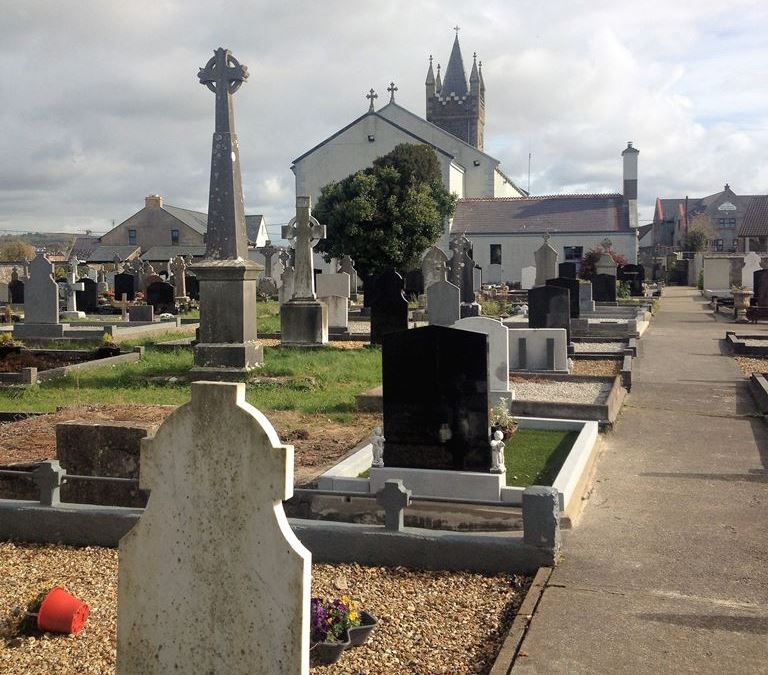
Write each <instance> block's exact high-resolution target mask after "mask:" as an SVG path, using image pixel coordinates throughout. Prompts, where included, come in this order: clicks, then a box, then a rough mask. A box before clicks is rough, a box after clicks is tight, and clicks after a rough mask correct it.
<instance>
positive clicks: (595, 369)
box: [571, 359, 621, 376]
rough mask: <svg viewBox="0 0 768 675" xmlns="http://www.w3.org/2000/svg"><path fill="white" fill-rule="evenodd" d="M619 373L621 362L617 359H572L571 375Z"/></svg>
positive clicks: (609, 374)
mask: <svg viewBox="0 0 768 675" xmlns="http://www.w3.org/2000/svg"><path fill="white" fill-rule="evenodd" d="M620 371H621V361H619V360H618V359H600V360H592V359H584V360H581V359H574V360H573V368H572V369H571V375H599V376H606V375H608V376H611V375H618V374H619V372H620Z"/></svg>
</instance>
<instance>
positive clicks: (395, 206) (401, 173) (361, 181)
mask: <svg viewBox="0 0 768 675" xmlns="http://www.w3.org/2000/svg"><path fill="white" fill-rule="evenodd" d="M455 206H456V196H455V195H452V194H451V193H449V192H448V190H446V189H445V187H444V186H443V183H442V177H441V173H440V163H439V161H438V159H437V155H436V154H435V151H434V150H433V149H432V148H430V147H429V146H426V145H411V144H408V143H403V144H401V145H398V146H396V147H395V148H394V149H393V150H392V151H391V152H390V153H388V154H386V155H384V156H383V157H379V158H378V159H376V160H375V161H374V162H373V166H372V167H370V168H367V169H362V170H360V171H357V172H355V173H353V174H352V175H350V176H347V177H346V178H344V179H342V180H340V181H338V182H333V183H329V184H328V185H326V186H325V187H323V188H322V190H321V194H320V199H319V200H318V202H317V205H316V206H315V208H314V209H313V215H314V216H315V217H316V218H317V219H318V220H319V221H320V222H321V223H324V224H325V225H326V226H327V227H326V232H327V236H326V238H325V239H323V240H322V241H320V242H319V243H318V245H317V249H318V250H319V251H320V252H322V253H324V254H325V256H326V259H328V260H330V259H331V258H340V257H341V256H343V255H350V256H352V258H354V260H355V262H356V264H357V265H358V268H359V269H361V270H365V271H366V272H367V273H369V274H378V273H380V272H382V271H383V270H384V269H386V268H388V267H394V268H395V269H398V270H401V271H407V270H410V269H413V268H414V267H415V266H416V265H417V264H418V262H419V260H420V259H421V256H422V255H423V253H424V251H425V250H426V249H427V248H429V247H430V246H432V245H433V244H435V242H437V240H438V239H439V238H440V235H441V234H442V233H443V228H444V223H445V220H446V218H449V217H450V216H451V215H453V210H454V208H455Z"/></svg>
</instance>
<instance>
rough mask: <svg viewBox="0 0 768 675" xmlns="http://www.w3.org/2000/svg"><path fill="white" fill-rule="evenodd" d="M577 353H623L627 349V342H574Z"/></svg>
mask: <svg viewBox="0 0 768 675" xmlns="http://www.w3.org/2000/svg"><path fill="white" fill-rule="evenodd" d="M573 347H574V350H575V351H576V352H583V353H590V352H622V351H624V350H625V349H626V348H627V343H626V342H574V343H573Z"/></svg>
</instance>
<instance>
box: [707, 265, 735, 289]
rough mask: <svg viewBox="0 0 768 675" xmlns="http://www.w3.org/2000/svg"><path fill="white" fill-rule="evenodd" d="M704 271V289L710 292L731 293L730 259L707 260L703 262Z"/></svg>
mask: <svg viewBox="0 0 768 675" xmlns="http://www.w3.org/2000/svg"><path fill="white" fill-rule="evenodd" d="M702 265H703V269H704V289H705V290H710V291H730V289H731V261H730V260H729V259H728V258H707V257H705V258H704V259H703V261H702Z"/></svg>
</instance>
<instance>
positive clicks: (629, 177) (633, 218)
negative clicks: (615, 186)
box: [621, 141, 640, 227]
mask: <svg viewBox="0 0 768 675" xmlns="http://www.w3.org/2000/svg"><path fill="white" fill-rule="evenodd" d="M639 154H640V151H639V150H638V149H637V148H633V147H632V141H628V142H627V147H626V148H625V149H624V151H623V152H622V153H621V156H622V158H623V160H624V193H623V194H624V201H625V202H626V204H627V207H628V209H629V226H630V227H637V226H638V225H639V223H638V215H637V156H638V155H639Z"/></svg>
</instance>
